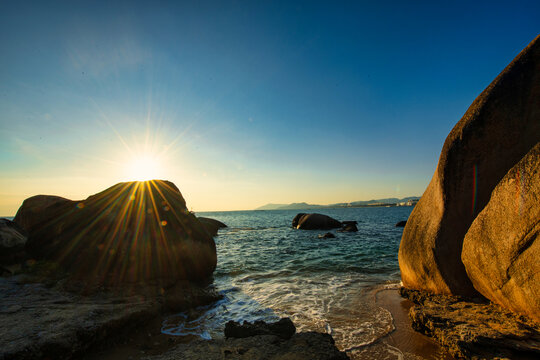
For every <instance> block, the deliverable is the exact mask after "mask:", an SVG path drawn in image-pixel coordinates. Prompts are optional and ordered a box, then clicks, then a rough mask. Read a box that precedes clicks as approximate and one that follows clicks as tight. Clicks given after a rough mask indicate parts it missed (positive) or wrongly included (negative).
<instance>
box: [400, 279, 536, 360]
mask: <svg viewBox="0 0 540 360" xmlns="http://www.w3.org/2000/svg"><path fill="white" fill-rule="evenodd" d="M400 293H401V295H402V296H404V297H406V298H408V299H410V300H411V301H413V302H414V303H415V304H418V305H419V306H413V307H412V308H411V309H410V310H409V316H410V318H411V319H412V326H413V328H414V329H415V330H416V331H419V332H421V333H423V334H425V335H427V336H431V337H433V338H435V339H436V340H437V341H438V342H439V343H440V344H441V345H442V346H444V347H445V348H447V349H448V351H449V352H450V353H451V354H452V355H453V356H455V357H457V358H465V359H477V360H480V359H499V358H504V359H506V358H509V359H538V357H539V356H540V326H539V325H538V324H537V323H535V322H533V321H531V320H530V319H528V318H526V317H523V316H518V315H515V314H513V313H510V312H508V311H506V310H504V309H502V308H501V307H499V306H498V305H495V304H489V303H487V302H471V301H466V300H464V299H463V298H460V297H456V296H445V295H434V294H429V293H426V292H420V291H417V290H408V289H405V288H402V289H401V290H400Z"/></svg>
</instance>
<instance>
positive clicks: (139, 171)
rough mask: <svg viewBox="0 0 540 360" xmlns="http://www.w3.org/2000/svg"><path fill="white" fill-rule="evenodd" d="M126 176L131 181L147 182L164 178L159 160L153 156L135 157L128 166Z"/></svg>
mask: <svg viewBox="0 0 540 360" xmlns="http://www.w3.org/2000/svg"><path fill="white" fill-rule="evenodd" d="M126 175H127V176H128V178H129V179H130V180H134V181H147V180H153V179H159V178H161V177H163V169H162V168H161V163H160V160H159V158H157V157H156V156H153V155H151V154H143V155H141V156H135V157H134V158H133V159H132V160H131V161H130V162H129V163H128V164H127V166H126Z"/></svg>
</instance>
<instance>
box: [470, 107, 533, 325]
mask: <svg viewBox="0 0 540 360" xmlns="http://www.w3.org/2000/svg"><path fill="white" fill-rule="evenodd" d="M539 101H540V100H539ZM539 120H540V119H539ZM539 201H540V143H538V144H537V145H536V146H535V147H534V148H533V149H532V150H531V151H529V153H528V154H527V155H526V156H525V157H524V158H523V159H521V161H520V162H519V163H517V165H516V166H514V167H513V168H512V169H511V170H510V171H509V172H508V173H507V174H506V176H505V177H504V178H503V179H502V180H501V181H500V182H499V184H498V185H497V187H496V188H495V190H493V192H492V193H491V199H490V200H489V202H488V204H487V205H486V207H485V208H484V210H482V212H481V213H480V214H479V215H478V216H477V217H476V219H475V220H474V222H473V223H472V225H471V227H470V228H469V231H467V234H466V235H465V239H464V240H463V252H462V253H461V259H462V260H463V264H464V265H465V269H466V270H467V275H469V278H470V279H471V281H472V283H473V285H474V287H475V289H477V290H478V291H479V292H480V293H481V294H482V295H484V296H485V297H487V298H488V299H490V300H491V301H493V302H495V303H497V304H499V305H501V306H503V307H505V308H507V309H510V310H512V311H515V312H517V313H520V314H523V315H526V316H530V317H531V318H533V319H535V320H536V321H538V322H540V236H539V235H540V203H539Z"/></svg>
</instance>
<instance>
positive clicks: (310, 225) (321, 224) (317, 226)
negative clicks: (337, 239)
mask: <svg viewBox="0 0 540 360" xmlns="http://www.w3.org/2000/svg"><path fill="white" fill-rule="evenodd" d="M292 226H293V227H294V228H296V229H301V230H327V229H336V228H340V227H341V226H342V224H341V222H340V221H337V220H336V219H333V218H331V217H330V216H327V215H322V214H302V213H301V214H298V215H296V216H295V217H294V219H293V221H292Z"/></svg>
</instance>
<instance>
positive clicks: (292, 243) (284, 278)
mask: <svg viewBox="0 0 540 360" xmlns="http://www.w3.org/2000/svg"><path fill="white" fill-rule="evenodd" d="M325 211H326V210H325ZM327 212H328V214H329V215H333V217H334V218H337V219H342V220H356V221H358V228H359V231H358V233H348V234H345V233H337V234H336V235H337V238H336V239H332V240H326V239H323V240H321V239H319V238H318V236H317V235H318V233H319V232H317V231H298V230H293V229H291V225H290V221H291V219H292V218H293V217H294V216H295V214H296V212H295V211H276V212H247V211H246V212H230V213H225V212H223V213H209V214H205V216H208V217H214V218H216V219H218V220H220V221H223V222H224V223H226V224H227V225H229V226H230V227H229V228H226V229H222V230H220V233H219V235H218V236H217V237H216V245H217V249H218V268H217V269H216V272H215V273H214V279H215V281H214V285H215V286H216V288H217V289H220V290H221V293H222V294H223V295H224V299H223V300H222V301H220V302H218V303H216V304H213V305H212V306H209V307H207V308H200V309H197V310H196V311H192V312H188V313H184V314H182V315H180V316H176V317H170V318H169V319H167V321H166V322H165V323H164V324H163V332H166V333H169V334H176V335H188V334H189V335H196V336H199V337H203V338H208V337H212V338H219V337H223V328H224V326H225V323H227V321H229V320H236V321H244V320H246V321H255V320H264V321H275V320H277V319H278V318H280V317H290V318H291V319H292V320H293V322H294V324H295V326H296V328H297V331H318V332H324V333H329V334H331V335H332V336H333V338H334V340H335V342H336V346H337V347H338V348H340V349H341V350H347V354H348V355H349V356H350V357H351V358H352V359H421V358H420V357H418V356H415V355H411V354H408V353H402V352H401V350H399V349H398V348H397V347H395V346H394V345H395V344H392V343H390V344H388V343H386V340H387V337H386V336H387V335H388V334H389V333H391V332H392V331H393V330H394V329H395V326H394V319H393V318H392V315H391V313H390V312H389V311H388V310H386V309H384V308H382V307H380V306H378V305H377V304H376V302H375V297H374V295H373V293H374V292H373V290H374V288H380V287H383V288H396V287H397V286H398V285H397V282H398V281H399V268H398V264H397V251H398V248H399V240H400V237H401V231H402V229H398V228H395V227H394V224H395V223H396V222H397V221H399V220H402V219H404V218H405V219H406V218H407V217H408V214H409V213H410V209H400V208H389V209H365V208H356V209H333V210H327Z"/></svg>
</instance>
